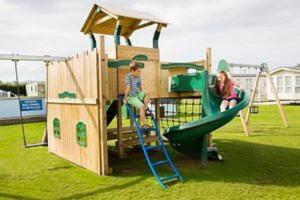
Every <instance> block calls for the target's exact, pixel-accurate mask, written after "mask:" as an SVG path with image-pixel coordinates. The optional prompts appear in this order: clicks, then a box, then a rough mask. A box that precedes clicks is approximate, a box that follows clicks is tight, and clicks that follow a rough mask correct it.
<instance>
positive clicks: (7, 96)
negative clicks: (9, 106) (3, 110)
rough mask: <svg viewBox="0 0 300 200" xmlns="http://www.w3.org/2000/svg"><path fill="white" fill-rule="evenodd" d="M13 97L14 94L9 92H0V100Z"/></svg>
mask: <svg viewBox="0 0 300 200" xmlns="http://www.w3.org/2000/svg"><path fill="white" fill-rule="evenodd" d="M12 96H15V95H14V93H12V92H10V91H5V90H0V98H9V97H12Z"/></svg>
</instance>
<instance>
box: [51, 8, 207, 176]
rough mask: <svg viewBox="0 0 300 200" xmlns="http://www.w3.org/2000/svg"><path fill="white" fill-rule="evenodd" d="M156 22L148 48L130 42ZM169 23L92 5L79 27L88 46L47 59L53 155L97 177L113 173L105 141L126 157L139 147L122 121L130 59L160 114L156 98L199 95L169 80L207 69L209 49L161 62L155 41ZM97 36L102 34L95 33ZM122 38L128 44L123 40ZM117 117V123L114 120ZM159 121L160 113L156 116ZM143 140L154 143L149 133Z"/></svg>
mask: <svg viewBox="0 0 300 200" xmlns="http://www.w3.org/2000/svg"><path fill="white" fill-rule="evenodd" d="M151 25H153V26H156V29H155V32H154V35H153V40H152V43H153V44H152V46H153V47H152V48H146V47H135V46H133V44H132V42H131V40H130V36H131V35H132V34H133V33H134V32H135V31H137V30H139V29H142V28H144V27H148V26H151ZM167 25H168V23H167V22H165V21H163V20H161V19H158V18H156V17H154V16H152V15H149V14H145V13H140V12H136V11H131V10H124V9H119V8H115V7H113V8H111V7H109V6H104V5H94V6H93V8H92V10H91V11H90V13H89V15H88V18H87V19H86V21H85V23H84V25H83V27H82V29H81V31H82V32H83V33H84V34H86V35H89V36H90V38H91V50H89V51H86V52H84V53H82V54H78V55H75V56H73V57H70V58H67V59H66V60H64V61H51V62H50V64H49V66H48V67H47V80H48V83H47V85H48V87H47V94H48V102H47V104H48V116H47V119H48V123H47V130H48V147H49V151H50V152H51V153H54V154H56V155H58V156H60V157H62V158H64V159H67V160H69V161H71V162H73V163H75V164H77V165H79V166H82V167H84V168H87V169H89V170H91V171H93V172H95V173H97V174H99V175H107V174H109V173H111V172H112V169H111V168H110V165H109V150H108V141H109V140H113V141H115V146H116V150H117V155H118V156H119V157H120V158H123V157H126V152H125V150H126V149H127V148H129V147H133V146H138V145H139V141H138V138H137V137H136V130H135V129H134V127H133V125H132V122H131V123H130V124H126V125H125V124H122V122H123V120H122V102H121V101H120V100H119V99H118V97H117V96H118V94H122V93H124V76H125V74H127V73H129V63H130V62H131V61H133V60H134V61H136V62H138V63H139V64H140V66H141V68H142V69H141V79H142V83H143V86H142V87H143V88H144V89H145V90H147V91H148V92H149V94H150V97H151V99H152V102H154V103H155V113H160V111H159V109H160V106H159V103H158V99H168V98H187V97H199V96H200V94H199V92H190V93H174V92H173V93H172V92H169V78H170V77H171V76H174V75H177V74H186V73H187V71H188V69H189V68H194V69H202V70H203V69H206V70H207V71H210V69H211V49H210V48H207V50H206V53H205V55H204V57H205V58H204V59H203V60H198V61H194V62H190V63H168V62H161V61H160V52H159V48H158V46H159V45H158V40H159V35H160V32H161V30H162V29H163V28H165V27H167ZM95 34H100V35H95ZM103 34H105V35H113V36H114V42H115V45H114V46H113V47H111V48H110V49H109V50H106V48H105V45H104V44H105V38H104V36H103ZM121 37H124V38H125V40H126V45H123V44H121ZM114 120H116V122H115V121H114ZM157 120H158V122H159V120H160V119H159V116H157ZM144 141H145V143H152V142H155V141H157V137H156V136H153V135H151V134H149V135H146V136H145V138H144Z"/></svg>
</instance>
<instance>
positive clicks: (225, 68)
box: [217, 59, 230, 72]
mask: <svg viewBox="0 0 300 200" xmlns="http://www.w3.org/2000/svg"><path fill="white" fill-rule="evenodd" d="M217 71H218V72H219V71H226V72H229V71H230V69H229V65H228V63H227V61H226V60H224V59H222V60H220V61H219V65H218V70H217Z"/></svg>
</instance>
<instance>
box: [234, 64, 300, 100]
mask: <svg viewBox="0 0 300 200" xmlns="http://www.w3.org/2000/svg"><path fill="white" fill-rule="evenodd" d="M270 74H271V77H272V80H273V83H274V86H275V88H276V90H277V93H278V97H279V99H280V100H282V101H287V102H290V103H295V102H299V101H300V66H297V67H279V68H276V69H274V70H272V71H271V72H270ZM232 77H233V80H234V81H235V82H236V83H237V84H238V85H240V86H241V88H243V89H244V90H245V91H246V92H247V93H248V94H252V90H253V87H254V84H255V79H256V74H254V73H253V74H247V73H245V74H243V73H241V74H238V73H236V74H233V75H232ZM255 96H256V98H255V101H257V102H263V101H274V100H275V98H274V96H273V94H272V90H271V85H270V83H269V82H268V81H267V79H266V77H265V75H264V74H263V75H262V76H261V78H260V80H259V84H258V87H257V91H256V95H255Z"/></svg>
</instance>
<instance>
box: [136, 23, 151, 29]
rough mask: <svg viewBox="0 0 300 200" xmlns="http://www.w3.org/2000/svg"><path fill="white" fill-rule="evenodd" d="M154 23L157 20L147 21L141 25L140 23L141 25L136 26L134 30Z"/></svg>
mask: <svg viewBox="0 0 300 200" xmlns="http://www.w3.org/2000/svg"><path fill="white" fill-rule="evenodd" d="M153 24H155V22H147V23H144V24H141V25H139V26H136V27H135V28H134V30H138V29H141V28H145V27H147V26H151V25H153Z"/></svg>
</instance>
